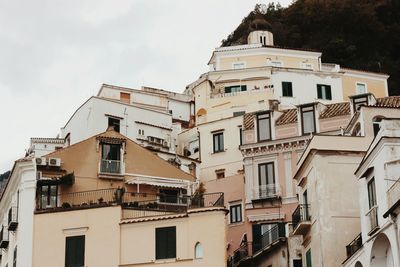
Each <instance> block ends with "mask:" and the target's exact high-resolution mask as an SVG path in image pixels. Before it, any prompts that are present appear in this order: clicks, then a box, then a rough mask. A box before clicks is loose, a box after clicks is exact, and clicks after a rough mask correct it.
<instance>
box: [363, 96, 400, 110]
mask: <svg viewBox="0 0 400 267" xmlns="http://www.w3.org/2000/svg"><path fill="white" fill-rule="evenodd" d="M368 106H371V107H383V108H400V96H388V97H382V98H377V99H376V103H375V104H374V105H368Z"/></svg>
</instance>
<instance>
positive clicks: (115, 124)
mask: <svg viewBox="0 0 400 267" xmlns="http://www.w3.org/2000/svg"><path fill="white" fill-rule="evenodd" d="M119 126H120V120H119V119H116V118H112V117H108V127H114V131H116V132H119Z"/></svg>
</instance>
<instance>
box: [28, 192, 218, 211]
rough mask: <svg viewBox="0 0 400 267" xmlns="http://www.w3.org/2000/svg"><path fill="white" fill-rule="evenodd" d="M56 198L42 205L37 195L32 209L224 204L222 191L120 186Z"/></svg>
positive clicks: (160, 208) (155, 208) (172, 208)
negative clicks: (183, 192) (170, 192)
mask: <svg viewBox="0 0 400 267" xmlns="http://www.w3.org/2000/svg"><path fill="white" fill-rule="evenodd" d="M55 199H57V200H56V201H55V205H52V206H45V205H41V196H38V197H37V199H36V211H35V212H36V213H46V212H57V211H65V210H76V209H88V208H101V207H108V206H116V205H121V206H122V207H123V209H124V210H131V212H126V214H127V216H134V217H144V216H154V215H155V214H160V215H162V214H166V213H181V212H186V211H187V210H189V209H198V208H211V207H224V194H223V193H208V194H201V195H193V196H167V195H162V194H147V193H136V192H125V191H124V190H123V189H122V188H109V189H100V190H91V191H82V192H73V193H64V194H58V195H57V196H56V198H55ZM133 210H135V212H133ZM129 214H131V215H129Z"/></svg>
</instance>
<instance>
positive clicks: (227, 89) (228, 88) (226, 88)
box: [224, 86, 232, 93]
mask: <svg viewBox="0 0 400 267" xmlns="http://www.w3.org/2000/svg"><path fill="white" fill-rule="evenodd" d="M224 91H225V93H230V92H231V91H232V87H230V86H227V87H225V89H224Z"/></svg>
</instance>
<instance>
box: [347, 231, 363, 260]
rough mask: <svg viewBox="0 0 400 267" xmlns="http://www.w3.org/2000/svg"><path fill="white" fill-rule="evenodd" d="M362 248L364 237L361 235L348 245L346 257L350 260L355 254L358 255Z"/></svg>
mask: <svg viewBox="0 0 400 267" xmlns="http://www.w3.org/2000/svg"><path fill="white" fill-rule="evenodd" d="M361 247H362V237H361V233H360V234H359V235H358V236H357V237H356V238H354V240H353V241H351V242H350V244H348V245H347V246H346V255H347V258H350V257H351V256H352V255H353V254H354V253H356V252H357V251H358V250H359V249H360V248H361Z"/></svg>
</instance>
